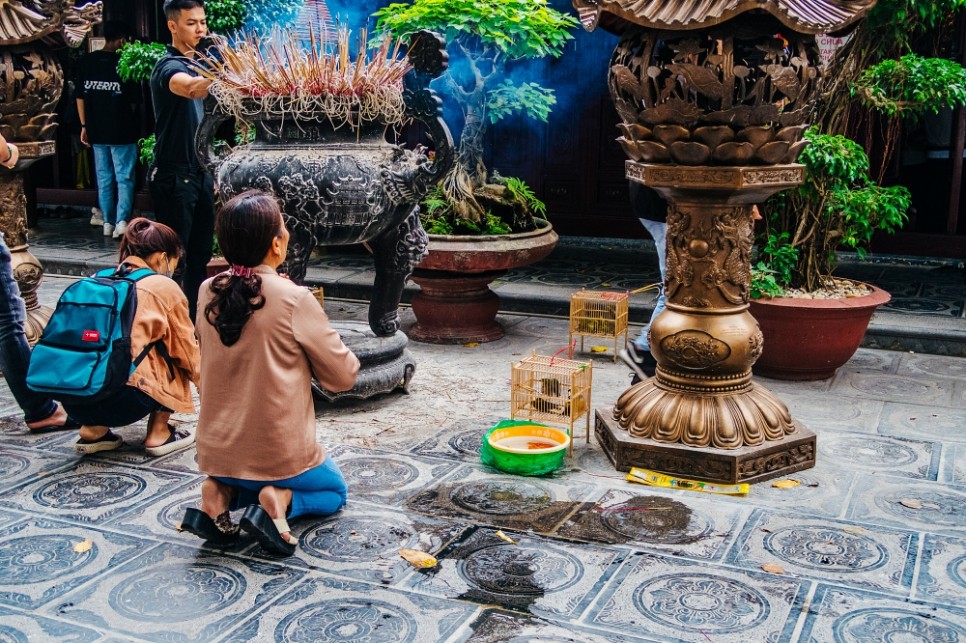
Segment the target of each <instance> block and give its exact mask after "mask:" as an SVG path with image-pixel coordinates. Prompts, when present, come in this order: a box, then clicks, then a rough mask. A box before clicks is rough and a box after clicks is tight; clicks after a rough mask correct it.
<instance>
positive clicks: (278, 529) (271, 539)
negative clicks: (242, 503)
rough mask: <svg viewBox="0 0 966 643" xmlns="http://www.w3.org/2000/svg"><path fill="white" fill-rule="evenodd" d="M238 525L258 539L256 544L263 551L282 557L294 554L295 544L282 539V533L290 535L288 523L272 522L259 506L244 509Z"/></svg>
mask: <svg viewBox="0 0 966 643" xmlns="http://www.w3.org/2000/svg"><path fill="white" fill-rule="evenodd" d="M239 524H240V525H241V528H242V529H244V530H245V531H247V532H248V533H250V534H251V535H252V536H254V537H255V538H257V539H258V543H259V544H260V545H261V546H262V549H264V550H265V551H268V552H271V553H273V554H280V555H282V556H291V555H292V554H294V553H295V543H290V542H288V541H287V540H285V539H284V538H282V533H284V532H286V531H287V532H289V535H291V532H290V531H289V529H288V522H286V520H285V519H284V518H279V519H278V520H273V519H272V517H271V516H269V515H268V512H267V511H265V510H264V509H262V508H261V507H260V506H259V505H252V506H250V507H249V508H248V509H246V510H245V513H244V515H242V519H241V521H240V522H239Z"/></svg>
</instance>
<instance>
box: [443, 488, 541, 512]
mask: <svg viewBox="0 0 966 643" xmlns="http://www.w3.org/2000/svg"><path fill="white" fill-rule="evenodd" d="M450 497H451V499H452V501H453V503H454V504H455V505H457V506H459V507H462V508H463V509H468V510H470V511H473V512H476V513H483V514H491V515H496V516H509V515H515V514H520V515H525V514H528V513H533V512H536V511H540V510H542V509H546V508H547V507H549V506H550V505H551V503H553V495H552V494H551V493H550V491H548V490H547V489H546V488H544V487H543V486H541V485H538V484H536V483H534V482H529V481H517V480H514V481H496V482H484V481H479V482H467V483H466V484H462V485H459V486H458V487H456V488H455V489H454V490H453V491H452V494H451V496H450Z"/></svg>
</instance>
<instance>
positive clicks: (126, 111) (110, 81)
mask: <svg viewBox="0 0 966 643" xmlns="http://www.w3.org/2000/svg"><path fill="white" fill-rule="evenodd" d="M130 37H131V30H130V29H129V28H128V27H127V25H125V24H124V23H123V22H118V21H114V20H109V21H107V22H105V23H104V38H105V40H106V41H107V42H106V43H105V45H104V48H103V49H101V50H99V51H95V52H92V53H90V54H88V55H87V56H84V57H83V58H81V60H80V63H79V64H78V68H77V79H76V87H77V114H78V116H79V117H80V125H81V132H80V140H81V143H83V144H84V145H86V146H88V147H93V148H94V169H95V171H96V174H97V201H98V206H99V207H100V209H101V213H102V216H103V217H104V236H105V237H109V236H112V235H113V237H114V238H115V239H117V238H119V237H120V236H121V235H123V234H124V230H125V229H126V228H127V221H128V220H129V219H130V218H131V210H132V208H133V206H134V165H135V162H136V161H137V140H138V119H137V110H138V104H139V103H140V102H141V88H140V87H139V86H138V85H137V84H136V83H132V82H121V79H120V78H119V77H118V75H117V61H118V59H119V58H120V56H119V54H118V53H117V50H118V49H120V48H121V46H122V45H123V44H124V43H125V42H127V40H128V38H130ZM115 190H116V194H115Z"/></svg>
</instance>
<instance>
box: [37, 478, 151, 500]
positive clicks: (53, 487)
mask: <svg viewBox="0 0 966 643" xmlns="http://www.w3.org/2000/svg"><path fill="white" fill-rule="evenodd" d="M147 486H148V484H147V482H146V481H145V480H144V478H141V477H138V476H135V475H131V474H129V473H119V472H117V471H111V472H107V471H103V472H101V471H95V472H88V473H79V474H76V475H70V476H66V477H62V478H60V479H58V480H54V481H52V482H49V483H47V484H45V485H44V486H42V487H41V488H40V489H38V490H37V491H35V492H34V495H33V498H34V502H36V503H37V504H40V505H43V506H45V507H56V508H57V509H88V508H90V507H103V506H105V505H111V504H114V503H118V502H122V501H124V500H127V499H128V498H133V497H134V496H137V495H138V494H139V493H141V492H142V491H144V490H145V489H146V488H147Z"/></svg>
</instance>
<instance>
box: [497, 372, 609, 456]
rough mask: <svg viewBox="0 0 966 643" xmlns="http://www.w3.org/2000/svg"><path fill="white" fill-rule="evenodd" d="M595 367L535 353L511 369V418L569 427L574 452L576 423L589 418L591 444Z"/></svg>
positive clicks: (587, 423) (588, 432) (587, 438)
mask: <svg viewBox="0 0 966 643" xmlns="http://www.w3.org/2000/svg"><path fill="white" fill-rule="evenodd" d="M593 373H594V369H593V364H592V363H591V362H580V361H575V360H571V359H561V358H559V357H553V356H547V355H537V354H536V353H533V354H531V355H530V357H527V358H524V359H522V360H520V361H519V362H516V363H515V364H512V365H511V367H510V417H511V418H512V419H514V420H515V419H520V418H525V419H527V420H530V421H533V422H544V423H557V424H565V425H567V427H568V428H569V431H570V437H571V441H570V449H571V452H573V436H574V423H575V422H576V421H577V420H579V419H580V417H581V416H586V427H585V429H586V430H585V433H586V435H585V437H586V440H587V442H588V443H589V442H590V392H591V386H592V384H593Z"/></svg>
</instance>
